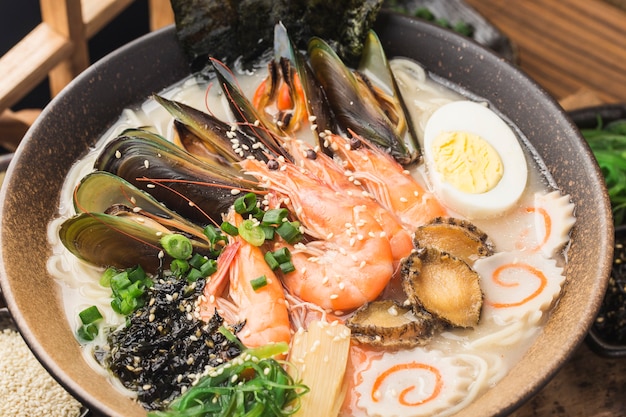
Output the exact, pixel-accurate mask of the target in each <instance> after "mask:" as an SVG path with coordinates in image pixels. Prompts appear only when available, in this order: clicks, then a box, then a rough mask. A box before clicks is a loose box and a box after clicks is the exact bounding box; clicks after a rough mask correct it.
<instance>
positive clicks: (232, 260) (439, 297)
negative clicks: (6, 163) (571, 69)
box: [0, 13, 613, 417]
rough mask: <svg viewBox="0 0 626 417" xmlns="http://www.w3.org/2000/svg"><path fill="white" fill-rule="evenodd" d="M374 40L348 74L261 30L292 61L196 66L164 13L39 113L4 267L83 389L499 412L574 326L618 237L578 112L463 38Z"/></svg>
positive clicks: (265, 402)
mask: <svg viewBox="0 0 626 417" xmlns="http://www.w3.org/2000/svg"><path fill="white" fill-rule="evenodd" d="M374 31H375V34H370V35H369V36H368V38H367V42H366V45H367V46H366V51H369V52H368V57H370V58H371V59H369V60H366V62H365V64H364V66H363V67H362V68H360V71H359V72H360V73H361V75H357V73H356V72H355V71H353V70H352V69H350V68H348V67H347V66H345V65H342V64H341V60H339V59H338V58H337V57H336V56H335V55H334V53H333V51H332V48H330V47H329V46H328V44H327V43H325V42H324V41H323V40H321V39H315V40H312V41H311V43H310V44H309V48H308V51H307V52H306V53H301V52H297V51H296V50H295V49H293V48H290V47H289V46H288V45H289V42H285V41H284V40H285V39H288V38H286V36H288V35H287V34H286V33H285V31H283V30H282V29H280V27H278V28H277V30H276V36H277V37H278V38H279V39H282V40H283V42H282V43H281V42H278V43H277V44H280V45H283V47H284V48H283V49H282V52H281V57H282V58H284V59H280V60H277V61H273V62H275V64H266V63H263V64H262V65H259V66H258V68H257V69H256V70H255V71H248V70H246V71H242V70H239V69H237V68H235V67H232V66H231V67H229V66H228V65H225V64H224V63H222V62H220V61H217V60H213V61H212V63H211V64H212V66H213V73H214V76H215V78H211V79H209V80H208V81H207V79H206V78H205V77H204V76H202V77H200V76H194V75H192V74H190V69H189V65H188V62H187V60H186V56H185V54H184V52H183V50H182V48H181V46H180V44H179V42H178V40H177V37H176V33H175V30H174V29H173V28H168V29H165V30H162V31H159V32H155V33H152V34H150V35H147V36H146V37H144V38H141V39H140V40H138V41H136V42H133V43H131V44H129V45H127V46H125V47H124V48H122V49H120V50H118V51H116V52H115V53H113V54H112V55H110V56H108V57H107V58H105V59H104V60H102V61H100V62H98V63H96V64H95V65H93V66H92V67H91V68H89V69H88V70H87V71H85V73H84V74H82V75H81V76H79V77H78V78H77V79H76V80H74V81H73V82H72V84H70V86H69V87H68V88H67V89H66V90H64V91H63V92H62V93H61V94H60V95H59V96H58V97H57V98H55V99H54V101H53V102H52V103H51V104H50V105H49V106H48V107H47V108H46V109H45V110H44V112H43V113H42V115H41V118H40V119H39V120H38V121H37V122H36V124H35V125H34V126H33V128H32V129H31V130H30V131H29V133H28V134H27V136H26V138H25V139H24V141H23V142H22V144H21V145H20V148H19V149H18V151H17V152H16V154H15V157H14V159H13V163H12V164H11V166H10V168H9V170H8V172H7V177H6V180H5V185H4V188H3V190H2V229H1V240H2V252H1V258H0V261H1V262H0V265H1V268H0V272H1V283H2V290H3V294H4V295H5V298H6V302H7V305H8V307H9V308H10V310H11V312H12V314H13V316H14V318H15V322H16V324H17V326H18V328H19V329H20V331H21V333H22V335H23V337H24V339H25V340H26V341H27V343H28V344H29V346H30V348H31V349H32V351H33V352H34V353H35V355H36V356H37V357H38V359H39V360H40V361H41V362H42V363H43V364H44V366H45V367H46V368H47V369H48V370H49V371H50V373H51V374H52V375H54V376H55V378H56V379H58V381H59V382H60V383H61V384H63V386H64V387H65V388H66V389H68V391H70V392H71V393H73V394H74V395H75V396H76V397H77V398H79V399H80V400H81V401H82V402H83V403H84V404H85V405H87V406H88V407H89V408H91V409H92V410H94V411H96V412H99V413H102V414H105V415H110V416H125V417H128V416H131V417H134V416H137V417H139V416H146V414H147V413H148V414H149V415H151V416H165V415H180V414H181V413H184V412H197V411H198V410H204V411H203V412H204V413H206V414H203V415H213V414H211V413H212V412H215V410H222V409H225V408H228V407H232V408H231V409H232V410H234V411H233V414H232V415H240V414H241V413H242V412H243V411H241V410H247V411H250V410H253V409H254V410H257V412H261V413H262V412H265V413H268V412H270V411H269V410H270V409H272V410H277V413H278V414H276V415H287V414H290V413H293V412H294V411H295V409H296V408H299V409H298V411H297V413H298V414H296V415H338V416H348V415H350V416H379V415H398V416H420V415H429V416H433V415H437V416H447V415H459V416H481V417H483V416H497V415H507V414H509V413H510V412H512V411H513V410H515V409H516V408H517V407H519V406H520V405H521V404H522V403H524V401H526V400H527V399H529V398H530V397H531V396H532V395H533V394H534V393H536V392H537V391H538V390H539V389H541V387H543V386H544V385H545V384H546V383H547V382H548V381H549V380H550V378H551V377H552V376H553V375H554V374H555V373H556V372H557V371H558V369H559V368H560V367H561V365H562V364H563V363H564V362H565V361H566V360H567V359H568V357H569V355H570V354H571V353H572V352H573V350H574V349H575V348H576V347H577V346H578V344H579V343H580V342H581V341H582V340H583V339H584V337H585V334H586V332H587V330H588V329H589V327H590V325H591V323H592V321H593V318H594V316H595V314H596V313H597V311H598V308H599V306H600V303H601V301H602V297H603V293H604V290H605V288H606V285H607V279H608V276H609V271H610V267H611V255H612V248H613V232H612V230H613V229H612V219H611V211H610V203H609V201H608V198H607V194H606V189H605V186H604V181H603V178H602V175H601V172H600V170H599V168H598V166H597V164H596V162H595V160H594V158H593V156H592V154H591V153H590V150H589V148H588V147H587V145H586V144H585V142H584V141H583V140H582V139H581V137H580V135H579V133H578V131H577V129H576V128H575V126H574V125H573V124H572V123H571V122H570V120H569V119H568V118H567V116H566V115H565V114H564V113H563V112H562V110H561V109H560V108H559V107H558V106H557V104H556V103H555V101H554V100H553V99H552V98H551V97H550V96H549V95H548V94H547V93H545V92H544V91H543V90H542V89H541V88H539V87H538V86H537V85H536V84H535V83H534V82H533V81H531V80H530V79H529V78H528V77H526V76H525V75H524V74H522V73H521V72H519V71H518V70H517V69H515V68H514V67H513V66H511V65H510V64H509V63H507V62H506V61H504V60H503V59H501V58H499V57H497V56H496V55H494V54H493V53H491V52H490V51H488V50H487V49H484V48H483V47H481V46H479V45H477V44H476V43H474V42H472V41H470V40H468V39H466V38H463V37H461V36H459V35H458V34H454V33H453V32H450V31H447V30H445V29H442V28H439V27H437V26H434V25H431V24H429V23H425V22H421V21H417V20H414V19H411V18H408V17H405V16H401V15H396V14H391V13H381V14H380V15H379V16H378V18H377V21H376V23H375V26H374ZM285 45H287V47H285ZM381 51H383V52H384V53H382V52H381ZM282 54H284V55H282ZM385 56H386V57H388V59H386V58H385ZM368 70H372V72H371V73H368ZM267 74H274V75H276V74H279V75H278V77H272V76H268V75H267ZM281 74H282V75H281ZM363 74H365V75H363ZM389 74H393V77H391V76H390V75H389ZM357 79H361V80H368V81H365V82H361V81H358V80H357ZM281 80H282V81H281ZM346 80H350V82H347V81H346ZM353 81H354V82H353ZM357 86H358V87H357ZM362 88H365V90H363V89H362ZM271 91H276V92H277V94H276V95H273V94H272V93H270V92H271ZM398 91H400V92H401V93H398ZM320 92H323V94H322V95H321V96H320V95H319V94H320ZM316 94H318V95H316ZM312 97H315V98H314V99H312ZM381 97H385V99H384V100H382V99H381ZM320 103H321V104H322V105H321V106H317V107H316V106H315V105H316V104H320ZM382 109H386V110H382ZM329 114H330V116H328V115H329ZM381 114H382V116H381ZM194 410H195V411H194ZM264 415H265V414H264Z"/></svg>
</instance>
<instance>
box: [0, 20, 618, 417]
mask: <svg viewBox="0 0 626 417" xmlns="http://www.w3.org/2000/svg"><path fill="white" fill-rule="evenodd" d="M390 21H391V23H390ZM394 21H395V22H396V23H398V22H400V23H402V24H403V25H404V26H403V28H405V29H406V30H411V28H415V27H417V28H418V29H419V31H420V32H421V33H420V35H421V36H429V37H433V38H435V39H438V40H439V41H442V40H444V41H446V42H450V39H453V40H454V42H456V43H457V44H462V46H463V47H464V48H467V49H469V50H470V51H471V52H472V53H477V54H480V55H482V59H483V60H484V61H487V62H488V63H489V64H493V65H501V64H502V63H504V61H505V60H504V59H503V58H501V57H498V56H496V55H495V54H494V53H492V52H491V51H489V50H488V49H486V48H485V47H483V46H481V45H479V44H477V43H476V42H474V41H472V40H470V39H462V40H459V39H460V38H461V37H460V36H459V35H458V34H455V33H453V32H452V31H448V30H446V29H442V28H440V27H438V26H436V25H434V24H430V23H428V22H423V21H419V20H416V19H412V18H409V17H407V16H403V15H399V14H395V13H389V12H381V15H380V16H379V21H378V22H377V24H378V26H379V27H381V28H383V30H385V29H384V27H385V25H387V26H389V25H390V24H391V25H393V22H394ZM386 30H391V29H390V28H388V29H386ZM173 32H174V27H173V26H169V27H166V28H163V29H161V30H158V31H155V32H152V33H149V34H147V35H144V36H142V37H140V38H138V39H137V40H135V41H133V42H130V43H129V44H127V45H125V46H123V47H122V48H120V49H118V50H116V51H114V52H113V53H111V54H109V55H107V56H106V57H105V58H103V59H102V60H100V61H98V62H96V63H95V64H94V65H92V66H91V67H90V68H88V69H87V70H86V71H85V72H83V73H82V74H80V75H79V76H78V77H77V78H76V79H74V80H73V81H72V82H71V83H70V84H69V85H68V87H66V89H64V90H63V91H62V92H61V93H60V94H59V95H58V96H57V97H55V98H54V99H53V100H52V101H51V103H50V104H49V105H48V106H46V108H45V109H44V111H43V112H42V114H41V116H40V117H39V118H38V120H37V121H36V122H35V123H34V124H33V126H32V127H31V129H29V132H27V135H26V137H25V138H29V137H31V136H32V135H33V134H34V132H36V131H37V130H38V129H39V128H40V126H41V124H42V123H43V120H45V119H46V117H48V116H49V114H51V112H52V108H53V107H54V106H56V105H58V104H59V103H61V102H62V101H63V100H65V98H66V97H67V96H68V95H69V94H70V92H71V91H72V89H73V88H75V87H76V86H78V85H84V84H85V83H87V82H88V80H89V78H90V77H92V76H93V74H94V73H95V72H97V71H98V70H99V68H100V67H101V66H103V65H105V64H106V62H107V61H109V60H111V59H115V58H116V57H119V56H120V55H123V54H127V53H129V52H134V51H136V50H138V49H139V48H141V47H142V46H143V45H144V44H145V43H146V42H149V41H151V40H152V41H154V40H155V39H156V40H160V39H163V38H165V37H171V36H172V33H173ZM385 48H387V45H385ZM390 55H394V54H393V53H392V52H390ZM505 65H507V66H508V68H510V70H507V71H512V72H511V74H512V76H514V77H515V79H516V80H517V81H519V82H520V83H521V84H523V85H524V86H526V87H528V88H530V89H532V90H533V91H534V92H535V93H536V94H538V100H539V101H542V102H543V103H544V104H545V105H548V106H550V107H551V108H553V109H554V112H555V114H554V115H553V117H554V118H555V120H556V121H557V122H559V123H560V124H561V125H563V126H564V127H567V128H568V132H566V133H567V135H566V136H568V137H569V136H576V135H577V136H578V137H579V140H581V139H580V134H579V133H576V132H577V129H576V128H575V126H574V124H573V122H572V121H571V120H570V119H569V118H568V117H567V115H566V114H565V113H564V112H563V111H562V109H560V107H559V106H558V104H557V103H556V101H555V99H554V98H552V97H551V96H550V95H549V94H548V93H547V92H546V91H545V90H544V89H543V88H541V87H540V86H539V85H538V84H537V83H536V82H534V81H533V80H531V79H530V78H529V77H528V76H526V75H525V74H524V73H523V72H522V71H520V70H519V69H516V68H514V67H512V66H510V64H508V63H505ZM28 143H29V141H28V140H23V141H22V143H21V144H20V146H19V147H18V149H17V151H16V153H15V157H16V159H21V156H22V152H23V150H24V149H25V148H26V147H27V146H28ZM576 145H577V146H580V148H579V149H580V150H581V151H582V152H584V153H588V154H590V152H591V151H590V150H589V148H588V147H586V148H585V146H586V144H580V145H579V144H576ZM15 167H16V165H15V164H11V165H10V166H9V169H8V171H7V177H6V181H7V182H11V180H12V177H13V175H14V171H15V169H16V168H15ZM595 170H596V175H598V174H599V173H600V170H599V167H597V164H596V166H595ZM602 184H603V183H602ZM598 186H599V187H600V188H601V187H602V185H601V184H600V183H598ZM7 190H8V187H5V186H3V187H2V191H0V201H2V202H3V203H2V205H0V217H1V218H2V219H4V210H5V204H4V200H5V199H6V198H7ZM607 201H608V196H607V195H606V190H604V199H603V201H602V202H600V205H601V206H602V205H604V207H605V208H606V202H607ZM2 221H3V220H2ZM2 240H3V238H2V236H0V242H2ZM599 243H600V244H601V245H600V246H602V244H603V245H605V246H606V245H608V244H611V245H612V242H610V239H609V238H608V237H606V241H604V242H599ZM4 263H5V260H4V251H0V286H2V289H3V292H4V294H7V297H6V298H7V300H6V301H7V305H8V307H9V309H11V311H15V312H19V311H18V306H17V305H16V304H15V302H14V300H12V297H11V294H12V292H11V287H10V285H9V283H8V281H6V277H5V274H6V272H5V270H4V268H5V265H4ZM603 267H604V265H600V269H603ZM607 279H608V277H607ZM597 284H598V286H597V287H595V288H592V289H590V291H591V292H590V294H589V295H590V297H589V303H588V305H586V309H585V310H584V311H582V312H581V318H580V320H579V321H578V324H579V326H578V327H577V328H576V329H572V333H571V334H570V338H569V339H567V340H566V341H565V343H564V345H563V350H562V352H561V354H560V355H556V356H555V357H551V358H546V359H547V360H548V362H547V363H546V364H545V368H546V372H545V373H544V374H543V375H540V376H538V377H537V376H535V377H534V379H533V380H532V381H531V382H532V384H529V385H527V386H523V387H519V390H518V391H516V392H514V393H513V394H512V395H511V396H510V397H509V398H507V399H506V401H505V402H504V403H503V404H502V407H500V408H499V409H498V410H484V411H485V412H492V414H491V415H494V416H495V415H506V414H508V413H510V412H511V411H513V410H514V409H516V408H517V407H519V406H520V405H521V404H522V403H523V402H524V401H525V400H527V399H529V398H530V397H531V396H532V395H534V394H535V393H536V392H538V391H539V390H540V389H541V388H542V387H543V386H544V385H545V384H547V382H548V381H549V380H550V379H551V378H552V376H554V374H555V373H556V372H557V370H558V369H559V368H560V367H561V365H562V364H563V363H564V362H565V361H566V359H567V358H568V357H569V355H570V354H571V353H572V351H573V350H574V348H575V347H576V346H577V345H578V344H579V343H580V342H581V341H582V340H583V338H584V336H585V334H586V332H587V329H588V328H589V326H590V325H591V320H592V318H593V317H591V318H590V317H589V314H590V313H592V312H593V311H594V310H595V311H597V308H599V302H600V301H601V295H602V294H601V293H603V288H602V287H603V286H604V288H605V287H606V280H605V281H604V282H598V283H597ZM15 316H16V317H15V321H16V324H17V326H18V328H19V329H20V331H21V332H22V334H23V336H24V338H25V340H26V341H27V343H28V345H29V347H30V348H31V350H33V352H34V353H35V356H36V357H37V358H38V359H39V360H40V361H41V362H42V363H43V365H44V366H45V367H46V368H47V369H48V370H49V371H50V372H51V374H52V375H53V377H55V379H57V380H58V381H59V382H60V383H61V384H62V385H64V386H65V387H66V388H67V389H68V390H69V391H70V392H72V393H74V394H76V395H77V396H78V397H79V398H80V399H81V400H83V401H84V402H86V403H87V404H89V406H90V407H93V408H94V409H95V410H99V411H102V412H104V413H107V414H109V413H110V412H112V410H110V409H109V408H106V407H105V408H102V406H101V405H100V404H97V403H94V400H93V399H92V396H91V394H90V393H89V392H87V391H86V390H84V389H83V388H82V387H81V386H80V385H78V384H77V383H75V381H73V380H72V379H71V378H69V377H68V375H67V374H66V373H65V372H64V371H63V369H62V368H61V367H60V366H59V365H58V364H57V363H56V362H55V361H54V360H52V358H51V357H50V356H49V355H48V354H47V352H46V351H45V350H44V349H43V347H42V345H41V343H40V341H39V340H38V339H37V337H36V335H35V334H33V332H32V331H31V329H30V326H29V323H27V322H26V321H25V320H24V319H23V317H21V316H20V315H19V314H15ZM473 404H476V401H474V403H473ZM470 407H471V405H470ZM474 411H476V410H474ZM476 412H477V413H478V414H476V415H484V414H482V413H481V412H480V410H478V411H476Z"/></svg>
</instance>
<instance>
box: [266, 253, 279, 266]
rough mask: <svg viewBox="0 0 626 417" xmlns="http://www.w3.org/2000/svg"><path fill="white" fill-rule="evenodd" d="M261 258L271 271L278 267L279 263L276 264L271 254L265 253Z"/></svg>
mask: <svg viewBox="0 0 626 417" xmlns="http://www.w3.org/2000/svg"><path fill="white" fill-rule="evenodd" d="M263 257H264V258H265V263H267V265H268V266H269V267H270V269H272V271H273V270H274V269H276V268H278V267H279V266H280V263H278V261H277V260H276V258H275V257H274V254H273V253H272V252H265V255H264V256H263Z"/></svg>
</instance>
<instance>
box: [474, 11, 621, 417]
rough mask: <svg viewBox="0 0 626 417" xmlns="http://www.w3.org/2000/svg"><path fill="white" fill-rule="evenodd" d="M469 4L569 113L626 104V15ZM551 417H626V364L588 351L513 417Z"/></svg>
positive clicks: (578, 355)
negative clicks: (602, 105) (513, 46)
mask: <svg viewBox="0 0 626 417" xmlns="http://www.w3.org/2000/svg"><path fill="white" fill-rule="evenodd" d="M466 2H467V3H468V4H470V5H471V6H472V7H474V8H475V9H476V10H477V11H478V12H480V13H481V14H482V15H483V16H484V17H485V18H487V20H489V21H490V22H491V23H492V24H493V25H494V26H496V27H497V28H498V29H500V30H501V31H502V32H503V33H504V34H505V35H506V36H508V37H509V39H510V40H511V41H512V43H513V44H514V45H515V46H516V47H517V54H518V65H519V67H520V68H521V69H522V70H523V71H525V72H526V73H527V74H528V75H529V76H530V77H532V78H533V79H534V80H536V81H537V82H538V83H539V84H540V85H541V86H542V87H544V88H545V89H546V90H547V91H548V92H549V93H550V94H552V95H553V96H554V97H555V98H556V99H558V100H559V101H560V102H561V105H563V107H564V108H566V109H573V108H578V107H584V106H588V105H595V104H600V103H626V9H622V8H620V7H617V6H615V5H613V4H609V3H608V2H605V1H602V0H466ZM611 3H614V4H620V1H619V0H611ZM622 4H626V1H625V2H622ZM625 7H626V6H625ZM544 416H551V417H618V416H620V417H621V416H626V359H605V358H601V357H599V356H597V355H596V354H594V353H593V352H592V351H591V350H589V348H588V347H587V346H586V345H584V344H583V345H581V346H580V347H579V348H578V350H577V351H576V353H575V354H574V355H573V357H572V358H571V359H570V360H569V361H568V363H567V364H566V365H565V366H564V368H563V369H561V371H560V372H559V373H557V375H556V376H555V377H554V378H553V379H552V381H551V382H549V383H548V385H546V387H544V389H543V390H541V391H540V392H539V393H538V394H537V395H536V396H535V397H534V398H533V399H531V400H530V401H529V402H528V403H527V404H525V405H524V406H523V407H522V408H520V409H519V410H517V411H516V412H515V413H513V414H512V417H544Z"/></svg>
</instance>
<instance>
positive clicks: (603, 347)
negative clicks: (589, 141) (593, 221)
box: [570, 104, 626, 358]
mask: <svg viewBox="0 0 626 417" xmlns="http://www.w3.org/2000/svg"><path fill="white" fill-rule="evenodd" d="M570 116H571V118H572V120H573V121H574V123H576V125H577V126H578V127H579V128H581V129H594V128H596V127H597V126H598V122H599V121H600V120H601V121H602V124H603V125H606V124H607V123H610V122H612V121H614V120H621V119H626V104H606V105H602V106H593V107H585V108H582V109H578V110H574V111H572V112H570ZM615 244H616V245H617V244H621V245H624V246H626V225H623V224H622V225H619V226H617V227H616V228H615ZM622 252H623V250H622V249H619V250H618V249H616V251H615V256H616V257H619V258H622V255H621V253H622ZM622 260H623V259H622ZM623 271H624V269H623V267H618V266H617V265H615V266H614V268H613V277H614V279H616V280H617V281H619V282H623V281H624V273H623ZM609 290H611V285H609ZM609 290H607V294H606V295H605V298H604V301H603V303H602V305H601V307H600V314H599V315H598V317H605V318H606V317H610V316H611V315H616V316H615V317H621V316H622V315H623V312H621V311H622V310H623V308H624V306H622V307H618V306H617V304H618V303H619V301H620V297H623V291H621V290H620V288H619V287H617V286H615V287H614V288H613V290H614V291H616V292H613V293H611V294H609V293H608V292H609ZM616 310H620V311H616ZM618 322H619V320H618V319H615V320H613V319H609V320H607V321H605V322H604V323H603V324H600V323H599V322H594V324H593V325H592V326H591V328H590V329H589V334H588V335H587V338H586V339H585V340H586V342H587V345H588V346H589V347H590V348H591V349H592V350H593V351H594V352H596V353H597V354H598V355H600V356H604V357H609V358H623V357H626V343H624V342H620V340H623V338H619V337H618V336H617V332H618V331H619V332H622V334H623V332H625V331H626V325H624V324H622V325H619V323H618ZM616 327H617V328H616ZM611 328H613V329H614V331H611V330H610V329H611ZM618 328H619V330H618Z"/></svg>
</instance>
